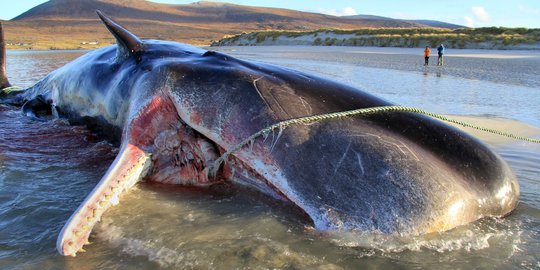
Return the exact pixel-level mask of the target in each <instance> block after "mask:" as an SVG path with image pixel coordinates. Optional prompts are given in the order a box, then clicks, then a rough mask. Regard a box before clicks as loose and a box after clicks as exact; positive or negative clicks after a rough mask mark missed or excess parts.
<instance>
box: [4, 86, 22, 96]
mask: <svg viewBox="0 0 540 270" xmlns="http://www.w3.org/2000/svg"><path fill="white" fill-rule="evenodd" d="M21 90H23V89H22V88H20V87H18V86H10V87H6V88H4V89H0V92H4V93H6V94H9V93H11V92H17V91H21Z"/></svg>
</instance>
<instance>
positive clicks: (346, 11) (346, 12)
mask: <svg viewBox="0 0 540 270" xmlns="http://www.w3.org/2000/svg"><path fill="white" fill-rule="evenodd" d="M317 12H319V13H322V14H327V15H332V16H352V15H358V12H356V10H355V9H354V8H352V7H346V8H342V9H324V8H318V9H317Z"/></svg>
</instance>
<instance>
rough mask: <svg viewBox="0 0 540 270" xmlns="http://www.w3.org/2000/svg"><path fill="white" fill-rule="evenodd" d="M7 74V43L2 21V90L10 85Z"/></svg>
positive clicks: (0, 56)
mask: <svg viewBox="0 0 540 270" xmlns="http://www.w3.org/2000/svg"><path fill="white" fill-rule="evenodd" d="M10 86H11V84H10V83H9V81H8V78H7V75H6V43H5V42H4V30H3V28H2V23H1V22H0V90H1V89H4V88H8V87H10Z"/></svg>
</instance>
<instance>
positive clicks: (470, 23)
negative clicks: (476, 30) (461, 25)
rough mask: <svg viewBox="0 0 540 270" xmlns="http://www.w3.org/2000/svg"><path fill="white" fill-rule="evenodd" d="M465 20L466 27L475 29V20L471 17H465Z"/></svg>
mask: <svg viewBox="0 0 540 270" xmlns="http://www.w3.org/2000/svg"><path fill="white" fill-rule="evenodd" d="M463 20H464V21H465V26H467V27H474V19H473V18H471V17H467V16H465V17H463Z"/></svg>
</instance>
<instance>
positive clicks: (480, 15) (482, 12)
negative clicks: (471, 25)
mask: <svg viewBox="0 0 540 270" xmlns="http://www.w3.org/2000/svg"><path fill="white" fill-rule="evenodd" d="M471 10H472V13H473V14H474V16H475V17H476V19H478V20H480V21H483V22H485V21H489V14H488V13H487V11H486V9H485V8H484V7H472V8H471Z"/></svg>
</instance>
